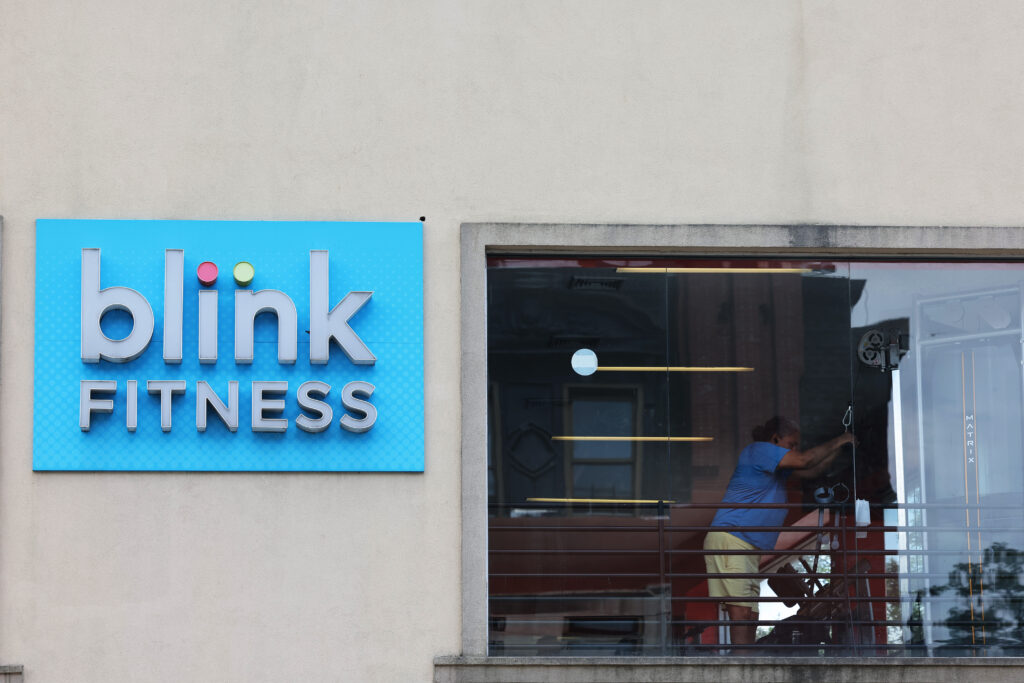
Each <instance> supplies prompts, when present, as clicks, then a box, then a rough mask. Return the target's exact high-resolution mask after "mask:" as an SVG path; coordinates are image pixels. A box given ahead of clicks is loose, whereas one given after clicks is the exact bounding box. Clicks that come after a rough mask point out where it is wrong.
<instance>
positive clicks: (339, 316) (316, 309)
mask: <svg viewBox="0 0 1024 683" xmlns="http://www.w3.org/2000/svg"><path fill="white" fill-rule="evenodd" d="M327 263H328V259H327V251H326V250H323V249H313V250H310V252H309V362H310V363H312V364H314V365H323V364H325V363H326V362H327V360H328V357H329V356H330V352H331V349H330V346H331V339H334V341H336V342H337V343H338V346H340V347H341V350H342V351H344V352H345V355H346V356H348V359H349V360H350V361H352V362H353V363H354V364H356V365H373V364H374V363H376V362H377V357H376V356H374V355H373V354H372V353H371V352H370V349H369V348H367V346H366V344H364V343H363V340H362V339H360V338H359V336H358V335H357V334H356V333H355V332H354V331H353V330H352V328H351V327H349V325H348V321H349V319H350V318H351V317H352V316H354V315H355V314H356V312H357V311H359V309H360V308H362V307H363V306H364V305H365V304H366V302H367V301H369V300H370V297H371V296H373V292H349V293H348V294H346V295H345V298H344V299H342V300H341V303H339V304H338V305H337V306H335V307H334V308H333V309H331V310H328V307H329V306H330V305H331V304H330V291H329V290H330V281H329V275H328V268H327Z"/></svg>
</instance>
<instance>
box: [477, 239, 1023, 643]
mask: <svg viewBox="0 0 1024 683" xmlns="http://www.w3.org/2000/svg"><path fill="white" fill-rule="evenodd" d="M460 247H461V275H462V278H461V283H462V287H461V304H460V312H461V361H462V362H461V365H462V382H461V389H462V398H461V406H462V449H461V451H462V452H461V471H462V484H461V496H462V505H461V517H462V526H461V528H462V544H461V545H462V558H461V560H462V581H461V590H462V637H461V644H462V651H461V654H462V656H464V657H470V656H480V657H486V656H487V642H488V629H487V618H488V607H487V605H488V598H487V594H488V586H487V576H488V571H487V570H488V567H487V549H488V539H487V522H488V519H487V491H488V476H487V473H488V458H487V449H488V429H487V411H488V408H489V407H490V406H489V402H488V382H487V300H486V291H487V287H486V283H487V258H488V257H489V256H500V255H514V254H536V255H545V256H548V255H558V254H571V255H574V256H581V255H591V254H593V255H605V256H606V255H609V254H629V255H638V256H640V255H657V256H673V255H674V256H678V255H687V256H689V255H693V256H708V257H712V256H723V257H724V256H766V257H767V256H777V257H782V258H800V257H809V258H844V259H845V258H854V257H869V256H872V257H876V258H886V257H890V258H897V257H899V258H911V259H913V258H915V257H916V258H922V259H923V258H950V259H963V260H968V259H972V260H973V259H1003V260H1021V259H1024V227H1012V226H1011V227H994V226H978V227H939V226H866V225H824V224H793V225H756V224H745V225H744V224H741V225H737V224H732V225H709V224H703V225H649V224H648V225H644V224H636V225H626V224H571V223H463V224H462V226H461V236H460Z"/></svg>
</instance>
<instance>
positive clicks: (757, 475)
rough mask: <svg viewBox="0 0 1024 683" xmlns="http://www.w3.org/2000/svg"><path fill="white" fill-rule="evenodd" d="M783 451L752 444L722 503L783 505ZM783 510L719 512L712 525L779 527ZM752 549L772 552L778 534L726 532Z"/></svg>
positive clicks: (785, 472)
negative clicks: (781, 464) (781, 465)
mask: <svg viewBox="0 0 1024 683" xmlns="http://www.w3.org/2000/svg"><path fill="white" fill-rule="evenodd" d="M788 452H789V451H787V450H786V449H785V448H782V447H781V446H776V445H775V444H773V443H768V442H767V441H755V442H754V443H752V444H750V445H749V446H747V447H746V448H744V449H743V452H742V453H740V459H739V462H737V463H736V471H735V472H733V475H732V479H730V480H729V487H728V488H727V489H726V490H725V497H723V498H722V502H723V503H785V502H786V479H787V478H789V473H790V471H789V470H780V469H778V467H779V461H780V460H782V456H784V455H785V454H786V453H788ZM785 519H786V508H784V507H780V508H778V509H771V508H722V509H720V510H719V511H718V512H717V513H716V514H715V519H714V520H713V521H712V522H711V526H713V527H750V526H781V525H782V523H783V521H785ZM729 533H730V534H732V535H733V536H737V537H739V538H742V539H743V540H744V541H746V542H747V543H750V544H751V545H753V546H754V547H755V548H760V549H761V550H771V549H773V548H774V547H775V541H776V540H778V538H779V532H778V531H738V530H732V529H730V530H729Z"/></svg>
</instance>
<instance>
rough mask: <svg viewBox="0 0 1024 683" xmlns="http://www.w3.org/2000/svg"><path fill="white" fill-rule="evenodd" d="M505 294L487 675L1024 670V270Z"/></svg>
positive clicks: (533, 271)
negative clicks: (916, 659)
mask: <svg viewBox="0 0 1024 683" xmlns="http://www.w3.org/2000/svg"><path fill="white" fill-rule="evenodd" d="M487 275H488V280H487V301H488V309H487V310H488V321H487V330H488V338H487V345H488V383H489V406H488V416H489V443H488V458H489V462H488V475H489V491H488V493H489V541H488V544H489V547H488V551H489V581H488V591H489V594H488V600H489V629H490V632H489V651H490V653H491V654H492V655H499V654H505V655H552V656H556V655H693V654H705V653H715V652H722V651H726V650H728V651H730V652H732V653H734V654H739V653H756V654H765V653H777V654H780V655H793V654H804V655H832V656H834V655H861V656H893V655H903V656H906V655H916V656H954V655H955V656H965V655H966V656H972V655H981V656H1008V655H1014V656H1020V655H1024V584H1022V583H1021V580H1022V578H1024V576H1022V575H1024V431H1022V427H1024V366H1022V360H1024V357H1022V347H1024V330H1022V307H1024V299H1022V296H1021V294H1022V282H1024V265H1019V264H1015V263H989V262H975V263H965V262H921V261H915V262H893V261H885V262H882V261H845V262H844V261H835V260H831V261H822V260H815V261H809V260H797V259H784V258H774V259H739V258H727V259H726V258H718V259H682V258H680V259H668V258H664V259H662V258H657V259H654V258H626V257H623V258H614V259H613V258H578V259H576V258H566V257H558V258H539V257H534V256H530V257H524V258H512V257H501V258H491V259H490V260H489V262H488V271H487ZM777 418H781V419H777ZM773 420H774V421H773ZM755 431H756V432H757V433H753V432H755ZM766 432H767V433H766ZM709 533H711V534H713V535H715V534H717V535H716V536H714V538H716V539H723V538H724V539H725V541H724V542H726V545H724V546H722V545H715V546H714V548H715V550H714V551H713V552H710V551H708V550H705V544H706V543H709V542H710V540H711V537H709ZM721 533H725V534H726V536H725V537H723V536H721ZM726 537H727V538H726ZM735 539H739V541H741V543H738V544H737V543H735ZM716 543H717V541H716ZM744 544H746V545H744ZM709 547H711V546H709ZM730 606H731V607H730ZM738 608H739V609H738ZM742 609H748V610H749V611H746V612H744V611H742ZM747 634H749V638H748V635H747Z"/></svg>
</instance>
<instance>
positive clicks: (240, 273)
mask: <svg viewBox="0 0 1024 683" xmlns="http://www.w3.org/2000/svg"><path fill="white" fill-rule="evenodd" d="M231 274H232V275H233V276H234V277H235V283H236V284H237V285H238V286H239V287H248V286H249V284H250V283H251V282H252V279H253V278H254V277H255V276H256V269H255V268H253V267H252V264H251V263H249V262H248V261H239V262H238V263H236V264H235V267H234V268H233V269H232V270H231Z"/></svg>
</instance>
